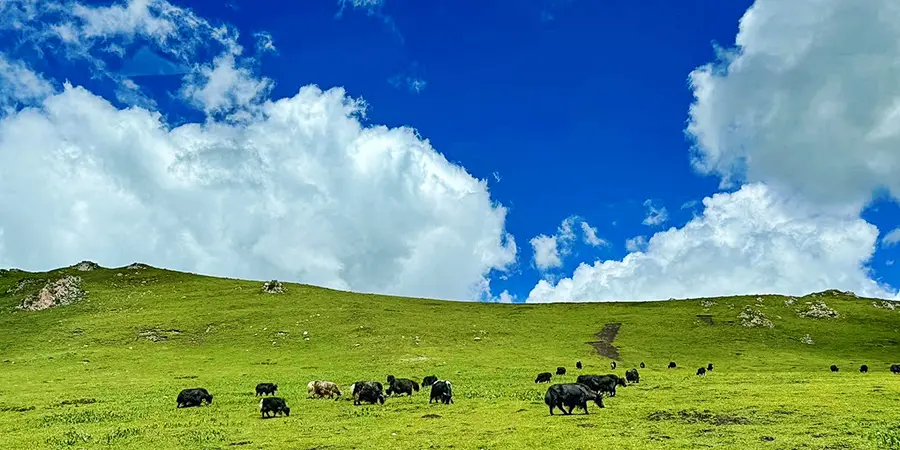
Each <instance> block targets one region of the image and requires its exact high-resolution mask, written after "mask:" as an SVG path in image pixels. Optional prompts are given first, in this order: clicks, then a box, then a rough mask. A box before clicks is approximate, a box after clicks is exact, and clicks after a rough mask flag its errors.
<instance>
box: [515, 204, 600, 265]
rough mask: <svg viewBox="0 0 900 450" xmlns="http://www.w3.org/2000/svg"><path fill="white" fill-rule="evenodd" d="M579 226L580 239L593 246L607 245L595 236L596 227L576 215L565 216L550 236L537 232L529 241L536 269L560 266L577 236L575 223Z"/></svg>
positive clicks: (570, 251)
mask: <svg viewBox="0 0 900 450" xmlns="http://www.w3.org/2000/svg"><path fill="white" fill-rule="evenodd" d="M576 222H578V223H579V224H580V227H581V233H582V239H583V240H584V242H585V243H586V244H588V245H591V246H593V247H597V246H601V245H608V243H607V242H606V241H605V240H603V239H601V238H600V237H598V236H597V229H596V228H594V227H592V226H591V225H590V224H589V223H587V221H584V220H581V219H579V218H578V216H569V217H566V218H565V219H564V220H563V221H562V223H560V224H559V227H558V228H557V230H556V233H555V234H553V235H552V236H548V235H546V234H539V235H537V236H535V237H533V238H531V240H530V241H529V243H530V244H531V247H532V249H533V251H534V256H533V258H534V265H535V267H537V268H538V270H541V271H546V270H549V269H556V268H559V267H562V265H563V259H564V257H565V256H567V255H569V254H571V253H572V246H573V244H574V242H575V239H576V238H577V236H576V234H575V223H576Z"/></svg>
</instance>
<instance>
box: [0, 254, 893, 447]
mask: <svg viewBox="0 0 900 450" xmlns="http://www.w3.org/2000/svg"><path fill="white" fill-rule="evenodd" d="M64 275H74V276H78V277H81V279H82V280H83V281H82V286H83V288H84V289H85V291H87V294H86V296H85V298H84V299H82V300H80V301H78V302H75V303H73V304H71V305H67V306H59V307H55V308H51V309H46V310H42V311H23V310H19V309H17V308H16V305H18V304H19V303H20V302H21V301H22V300H23V298H25V297H26V296H28V295H31V294H33V293H34V292H36V291H37V290H39V289H40V288H41V287H42V286H43V285H44V283H45V282H46V281H48V280H49V281H52V280H55V279H58V278H60V277H62V276H64ZM26 279H33V280H36V281H33V282H23V280H26ZM261 286H262V282H259V281H243V280H234V279H221V278H212V277H204V276H198V275H194V274H187V273H179V272H173V271H167V270H161V269H155V268H145V269H126V268H119V269H97V270H93V271H87V272H81V271H78V270H75V269H74V268H65V269H60V270H56V271H53V272H49V273H27V272H21V271H11V272H3V274H2V275H0V360H2V362H0V449H43V448H83V449H101V448H104V449H105V448H115V449H182V448H183V449H350V448H357V449H451V448H452V449H524V448H532V449H537V448H560V449H562V448H565V449H600V448H612V449H618V450H623V449H645V448H646V449H654V448H658V449H689V448H690V449H696V448H740V449H757V448H759V449H839V448H844V449H889V448H900V446H898V445H900V444H898V443H900V422H898V419H900V375H893V374H892V373H891V372H890V371H889V367H890V365H891V364H894V363H900V353H898V351H897V350H898V346H897V344H898V341H900V310H892V309H889V308H877V307H875V306H873V302H875V301H874V300H872V299H862V298H856V297H854V296H851V295H843V294H840V293H837V292H829V293H825V294H822V295H819V296H816V297H811V296H807V297H800V298H797V299H796V303H794V304H793V305H789V304H786V301H788V303H789V300H790V299H789V298H787V297H781V296H760V297H757V296H748V297H727V298H716V299H705V300H700V299H696V300H670V301H664V302H627V303H626V302H623V303H594V304H549V305H506V304H477V303H466V302H450V301H436V300H422V299H413V298H399V297H390V296H380V295H370V294H356V293H347V292H340V291H334V290H329V289H323V288H318V287H313V286H307V285H299V284H287V283H286V284H285V288H286V292H285V293H283V294H267V293H264V292H262V290H261ZM816 299H818V300H822V301H824V302H825V303H826V304H827V306H829V307H830V308H833V309H834V310H835V311H837V313H838V314H839V317H836V318H820V319H814V318H807V317H802V316H801V315H799V314H798V312H797V311H798V310H801V309H803V308H804V307H805V306H806V302H809V301H813V300H816ZM878 303H879V304H880V303H881V302H880V301H878ZM747 305H749V306H751V307H752V308H754V309H756V310H758V311H761V312H762V313H763V314H764V315H765V316H766V317H767V318H768V319H769V320H771V322H772V324H773V325H774V327H773V328H768V327H745V326H742V325H741V319H740V318H739V317H738V316H739V314H740V313H741V311H742V310H743V309H744V307H745V306H747ZM604 330H605V332H604ZM807 335H808V336H809V339H811V341H810V340H807V339H805V337H806V336H807ZM612 358H615V360H616V361H617V362H618V367H617V368H616V369H615V370H611V369H610V361H612ZM577 360H581V361H582V362H583V363H584V366H585V367H584V369H583V370H581V371H579V370H577V369H576V368H575V362H576V361H577ZM669 361H675V362H676V363H677V364H678V368H676V369H667V368H666V366H667V364H668V363H669ZM641 362H644V363H646V366H647V367H646V368H645V369H638V370H639V371H640V375H641V381H640V383H639V384H633V385H629V386H628V387H625V388H622V387H620V388H619V389H618V395H617V396H616V397H612V398H605V399H604V402H605V404H606V408H603V409H599V408H597V407H596V406H594V405H593V404H592V403H591V404H589V414H587V415H585V414H583V411H581V410H575V412H574V414H572V415H570V416H562V415H560V414H559V412H558V411H556V415H554V416H550V415H549V412H548V408H547V407H546V406H545V405H544V403H543V396H544V392H545V391H546V389H547V387H548V384H535V383H534V378H535V376H536V375H537V374H538V373H539V372H544V371H549V372H555V369H556V367H557V366H564V367H566V369H567V370H568V374H567V375H564V376H555V375H554V377H553V383H557V382H574V381H575V378H576V377H577V376H578V375H579V374H607V373H616V374H618V375H620V376H623V375H624V372H625V370H626V369H630V368H632V367H638V366H639V364H640V363H641ZM708 363H713V364H714V366H715V368H714V370H713V371H712V372H710V373H708V374H707V375H706V376H705V377H698V376H696V375H695V372H696V370H697V368H698V367H701V366H706V365H707V364H708ZM832 364H836V365H837V366H838V367H839V368H840V371H839V372H837V373H832V372H831V371H830V370H829V366H830V365H832ZM861 364H867V365H868V366H869V368H870V370H869V373H865V374H863V373H860V372H859V367H860V365H861ZM389 374H393V375H395V376H397V377H407V378H413V379H415V380H417V381H421V379H422V378H423V377H424V376H426V375H431V374H434V375H437V376H438V378H442V379H448V380H450V381H451V382H452V383H453V388H454V401H455V403H454V404H452V405H443V404H430V405H429V403H428V389H427V388H425V389H423V390H422V391H420V392H418V393H416V394H414V395H413V396H412V397H405V396H404V397H389V398H388V399H387V401H386V402H385V404H384V405H362V406H354V405H353V402H352V401H351V398H350V395H348V394H349V393H347V392H346V391H347V390H348V388H349V385H350V384H351V383H353V382H355V381H359V380H378V381H381V382H382V383H384V379H385V377H386V376H387V375H389ZM311 380H330V381H334V382H336V383H338V384H339V385H340V386H341V388H342V389H343V390H344V391H345V395H344V396H343V397H341V398H340V399H339V400H328V399H311V398H308V396H307V392H306V384H307V383H308V382H309V381H311ZM260 382H273V383H277V384H278V385H279V391H278V394H277V395H278V396H280V397H283V398H284V399H285V400H286V401H287V403H288V405H289V406H290V407H291V415H290V417H282V416H279V417H277V418H274V419H261V418H260V413H259V398H258V397H256V396H255V393H254V387H255V386H256V384H257V383H260ZM192 387H205V388H206V389H208V390H209V391H210V392H211V393H212V394H213V396H214V401H213V403H212V405H209V406H206V405H204V406H202V407H196V408H181V409H177V408H176V403H175V397H176V396H177V394H178V392H179V391H180V390H181V389H184V388H192Z"/></svg>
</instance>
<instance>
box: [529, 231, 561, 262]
mask: <svg viewBox="0 0 900 450" xmlns="http://www.w3.org/2000/svg"><path fill="white" fill-rule="evenodd" d="M528 242H529V243H530V244H531V248H532V249H533V250H534V265H535V267H537V268H538V270H547V269H555V268H557V267H562V258H560V256H559V248H558V243H557V237H556V236H547V235H546V234H539V235H537V236H535V237H533V238H531V240H530V241H528Z"/></svg>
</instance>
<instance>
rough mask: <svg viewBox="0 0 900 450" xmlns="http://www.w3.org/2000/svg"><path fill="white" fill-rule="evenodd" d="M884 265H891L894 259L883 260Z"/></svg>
mask: <svg viewBox="0 0 900 450" xmlns="http://www.w3.org/2000/svg"><path fill="white" fill-rule="evenodd" d="M884 265H886V266H893V265H894V260H893V259H889V260H887V261H885V262H884Z"/></svg>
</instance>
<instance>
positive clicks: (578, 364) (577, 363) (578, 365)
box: [575, 361, 582, 370]
mask: <svg viewBox="0 0 900 450" xmlns="http://www.w3.org/2000/svg"><path fill="white" fill-rule="evenodd" d="M581 367H582V365H581V361H576V362H575V368H576V369H578V370H581Z"/></svg>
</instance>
